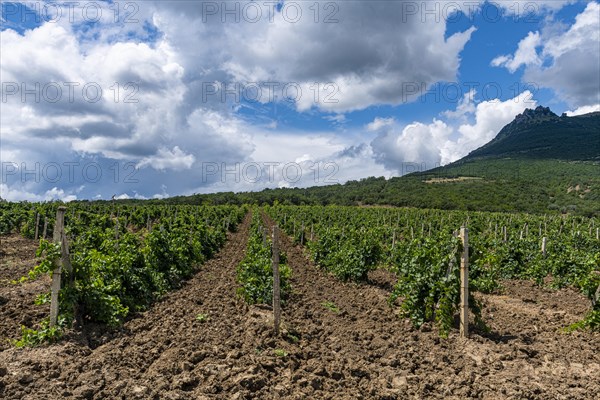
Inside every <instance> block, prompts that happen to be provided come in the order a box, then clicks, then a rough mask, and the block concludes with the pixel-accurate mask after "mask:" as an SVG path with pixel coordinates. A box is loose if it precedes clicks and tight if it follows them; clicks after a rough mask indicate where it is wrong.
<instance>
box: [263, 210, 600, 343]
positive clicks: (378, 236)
mask: <svg viewBox="0 0 600 400" xmlns="http://www.w3.org/2000/svg"><path fill="white" fill-rule="evenodd" d="M267 212H268V213H269V214H270V215H271V217H272V218H273V219H275V220H276V221H277V222H278V223H279V224H280V226H281V227H282V228H283V229H284V230H286V232H287V233H288V234H290V235H292V236H293V237H294V240H296V241H297V242H301V243H305V242H306V246H307V248H308V250H309V252H310V253H311V255H312V257H313V260H314V261H315V262H316V263H317V264H318V265H319V266H321V267H323V268H324V269H326V270H328V271H330V272H332V273H333V274H334V275H336V276H337V277H339V278H341V279H344V280H347V279H352V280H362V279H365V278H366V276H367V273H368V272H369V271H370V270H372V269H374V268H377V267H379V266H382V267H385V268H388V269H389V270H390V271H392V272H394V273H395V274H396V275H397V277H398V283H397V285H396V288H395V290H394V293H393V294H392V297H393V298H394V297H402V298H403V299H404V302H403V303H402V308H403V309H404V311H405V313H406V315H408V316H410V317H411V318H412V320H413V322H414V323H415V325H417V326H419V325H421V324H422V323H424V322H425V321H428V320H437V321H438V322H439V323H440V327H441V329H442V332H443V333H446V332H447V330H448V327H449V325H450V322H451V316H452V314H453V313H454V312H455V311H456V309H457V306H458V298H459V287H460V283H459V280H458V269H457V268H458V267H457V266H458V262H457V261H456V260H457V257H458V254H459V250H460V249H459V244H458V242H457V239H456V237H455V236H456V235H455V233H456V231H457V230H458V229H459V228H460V227H461V226H467V227H468V228H469V231H470V244H469V255H470V256H469V264H470V266H471V270H470V276H469V280H470V284H471V288H472V289H473V290H478V291H482V292H490V291H494V290H497V289H499V288H500V286H501V279H533V280H535V281H536V282H537V283H538V284H542V283H543V282H544V280H545V278H547V277H552V280H551V282H552V285H553V286H555V287H561V286H565V285H573V286H575V287H577V288H579V289H580V290H581V291H582V292H583V293H584V294H586V295H587V296H588V297H589V298H590V300H592V302H593V307H594V308H593V311H592V313H591V314H590V316H589V317H588V318H587V319H586V320H585V321H584V322H583V323H582V325H586V326H590V327H596V328H597V327H598V326H599V325H600V324H599V323H598V317H599V315H600V312H599V310H598V309H599V307H600V305H599V304H598V302H597V301H596V296H597V294H598V292H597V288H598V285H600V241H599V240H598V236H597V235H598V227H597V225H598V224H597V221H596V220H595V219H593V218H592V219H588V218H583V217H571V216H558V215H553V216H534V215H528V214H502V213H487V212H464V211H452V212H448V211H439V210H418V209H392V208H387V209H384V208H356V207H337V206H327V207H319V206H315V207H312V206H311V207H287V206H276V207H270V208H268V209H267ZM543 238H546V239H545V241H546V243H547V246H546V248H545V249H544V250H545V252H544V253H543V252H542V250H541V246H542V242H543V241H544V239H543ZM470 306H471V307H472V311H474V312H475V314H476V315H477V312H478V305H477V304H476V303H474V302H471V303H470Z"/></svg>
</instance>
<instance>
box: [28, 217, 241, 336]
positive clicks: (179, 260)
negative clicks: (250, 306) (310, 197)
mask: <svg viewBox="0 0 600 400" xmlns="http://www.w3.org/2000/svg"><path fill="white" fill-rule="evenodd" d="M42 207H48V208H51V207H49V206H48V205H42ZM39 211H44V212H48V210H46V209H44V210H39ZM31 212H32V211H31V210H29V213H31ZM246 212H247V208H246V207H236V206H198V207H194V206H177V207H168V208H166V207H162V206H157V207H154V206H151V207H147V208H145V207H139V208H136V209H131V208H115V207H114V206H112V205H104V206H103V207H98V206H94V207H89V208H88V207H86V206H81V205H79V206H76V207H74V208H71V207H69V209H68V210H67V212H66V218H65V232H66V236H67V238H68V241H69V253H70V256H69V258H70V263H71V265H72V271H71V272H69V271H64V270H63V276H62V280H63V283H70V284H63V285H62V289H61V291H60V296H59V299H60V301H59V303H60V308H59V316H60V317H59V321H60V322H61V324H62V325H68V324H69V323H70V322H71V321H73V320H77V321H78V322H80V323H81V322H84V321H96V322H101V323H106V324H108V325H118V324H120V323H121V322H122V321H123V320H124V319H125V318H127V317H128V316H129V315H130V314H132V313H135V312H137V311H140V310H143V309H145V308H146V307H147V306H148V305H149V304H150V303H152V302H153V301H155V300H156V299H157V298H159V297H160V296H162V295H163V294H165V293H166V292H167V291H169V290H171V289H173V288H176V287H178V286H180V284H181V283H182V281H183V280H185V279H186V278H188V277H189V276H191V275H192V274H193V273H194V272H195V271H197V270H198V268H199V266H200V265H201V264H202V263H203V262H204V261H205V260H207V259H209V258H211V257H212V256H213V254H214V253H215V252H216V251H217V250H218V249H219V248H220V247H221V246H222V245H223V244H224V243H225V241H226V239H227V230H234V229H235V227H236V225H237V224H238V223H239V222H240V221H241V220H242V218H243V217H244V215H245V214H246ZM148 221H151V222H150V223H148ZM40 242H41V244H40V248H39V250H38V257H42V261H41V262H40V263H39V264H38V265H37V266H36V267H35V268H34V269H33V270H32V271H31V272H30V273H29V277H28V278H29V279H31V278H35V277H36V276H38V275H40V274H42V273H52V271H53V270H54V268H55V265H56V262H57V259H58V257H60V248H59V247H58V246H59V245H57V244H55V243H50V242H47V241H45V240H43V239H42V240H41V241H40ZM28 278H25V279H28ZM48 299H49V295H48V294H45V295H43V296H41V297H40V299H39V302H42V303H43V302H45V301H48ZM47 324H48V322H47V321H45V322H44V323H43V324H42V327H43V328H44V327H46V326H47ZM24 333H27V334H29V335H30V336H34V335H35V332H33V331H30V330H26V331H24Z"/></svg>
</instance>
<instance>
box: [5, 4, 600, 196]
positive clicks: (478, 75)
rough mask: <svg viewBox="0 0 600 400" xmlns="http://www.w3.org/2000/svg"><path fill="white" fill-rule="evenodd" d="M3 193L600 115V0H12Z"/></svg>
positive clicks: (419, 147)
mask: <svg viewBox="0 0 600 400" xmlns="http://www.w3.org/2000/svg"><path fill="white" fill-rule="evenodd" d="M1 5H2V21H1V23H2V28H1V33H0V49H1V58H0V80H1V82H2V99H1V103H0V107H1V110H0V115H1V116H0V134H1V149H0V158H1V163H2V181H1V183H0V194H1V196H2V198H5V199H9V200H32V201H44V200H53V199H63V200H73V199H85V198H87V199H95V198H103V199H109V198H111V197H112V196H113V195H116V196H117V197H121V198H127V197H131V198H133V197H138V198H152V197H165V196H173V195H181V194H192V193H207V192H216V191H223V190H233V191H248V190H261V189H262V188H265V187H283V186H285V187H293V186H300V187H306V186H312V185H323V184H330V183H336V182H339V183H343V182H345V181H347V180H351V179H360V178H364V177H368V176H385V177H392V176H399V175H402V174H404V173H406V172H411V171H414V170H418V169H428V168H432V167H435V166H438V165H443V164H446V163H449V162H452V161H454V160H456V159H458V158H460V157H462V156H464V155H466V154H468V153H469V152H470V151H471V150H473V149H475V148H477V147H479V146H481V145H482V144H484V143H486V142H488V141H489V140H491V139H492V138H493V137H494V136H495V134H496V133H497V132H498V131H499V130H500V129H501V128H502V127H503V126H504V125H505V124H507V123H508V122H510V121H511V120H512V119H513V118H514V116H515V115H516V114H518V113H520V112H522V111H523V110H524V109H525V108H532V107H535V106H537V105H544V106H548V107H550V108H551V109H552V110H553V111H554V112H555V113H557V114H561V113H563V112H567V113H568V114H581V113H585V112H590V111H594V110H600V73H599V70H600V45H599V43H600V5H599V3H598V2H597V1H577V0H543V1H535V2H531V1H518V0H514V1H511V0H507V1H499V2H494V3H492V2H482V3H474V2H470V1H465V2H461V1H458V2H456V1H425V2H424V1H416V2H412V1H393V0H391V1H390V0H387V1H320V2H319V1H313V0H311V1H287V0H285V1H268V0H265V1H245V0H242V1H227V2H222V1H217V2H215V1H199V0H198V1H191V0H172V1H168V0H162V1H151V0H145V1H120V2H117V1H100V0H95V1H85V0H79V1H76V2H73V1H58V0H56V1H21V2H10V1H2V3H1Z"/></svg>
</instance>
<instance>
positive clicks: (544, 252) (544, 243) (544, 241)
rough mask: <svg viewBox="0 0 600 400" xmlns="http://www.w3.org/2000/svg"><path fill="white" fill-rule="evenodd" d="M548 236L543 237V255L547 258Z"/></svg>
mask: <svg viewBox="0 0 600 400" xmlns="http://www.w3.org/2000/svg"><path fill="white" fill-rule="evenodd" d="M546 241H547V239H546V236H544V237H543V238H542V255H543V256H544V258H546Z"/></svg>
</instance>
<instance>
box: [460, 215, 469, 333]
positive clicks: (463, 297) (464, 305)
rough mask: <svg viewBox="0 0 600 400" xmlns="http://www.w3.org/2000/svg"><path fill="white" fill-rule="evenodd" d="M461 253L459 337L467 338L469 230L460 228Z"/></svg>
mask: <svg viewBox="0 0 600 400" xmlns="http://www.w3.org/2000/svg"><path fill="white" fill-rule="evenodd" d="M460 239H461V241H462V245H463V252H462V255H461V258H460V336H461V337H464V338H466V337H469V230H468V229H467V228H465V227H464V226H463V227H461V228H460Z"/></svg>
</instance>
